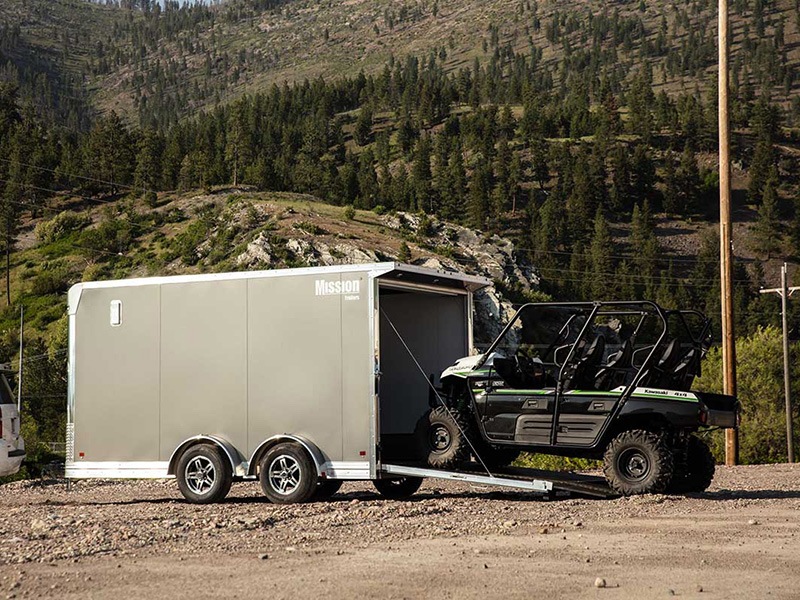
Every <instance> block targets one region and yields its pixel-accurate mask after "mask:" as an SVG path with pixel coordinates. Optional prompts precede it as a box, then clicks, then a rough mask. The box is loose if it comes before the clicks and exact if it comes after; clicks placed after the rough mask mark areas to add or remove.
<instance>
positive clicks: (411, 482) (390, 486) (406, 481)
mask: <svg viewBox="0 0 800 600" xmlns="http://www.w3.org/2000/svg"><path fill="white" fill-rule="evenodd" d="M372 483H373V485H374V486H375V489H376V490H378V493H379V494H380V495H381V496H383V497H384V498H388V499H389V500H403V499H404V498H408V497H409V496H413V495H414V493H415V492H416V491H417V490H418V489H419V486H421V485H422V478H421V477H396V478H394V479H375V480H374V481H373V482H372Z"/></svg>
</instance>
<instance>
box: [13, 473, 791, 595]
mask: <svg viewBox="0 0 800 600" xmlns="http://www.w3.org/2000/svg"><path fill="white" fill-rule="evenodd" d="M598 585H599V586H604V587H597V586H598ZM298 596H301V597H308V598H323V599H325V600H331V599H334V598H362V597H366V598H424V597H437V598H526V599H533V598H540V597H546V598H637V599H639V598H668V597H670V596H682V597H688V598H709V599H711V598H725V599H729V598H800V466H789V465H775V466H758V467H733V468H725V467H719V468H718V475H717V478H716V480H715V483H714V486H713V487H712V488H711V489H710V490H709V492H708V493H706V494H702V495H697V496H694V497H677V496H646V497H644V496H643V497H635V498H620V499H616V500H584V499H567V500H553V501H542V500H537V499H533V498H531V497H530V496H527V495H525V494H522V493H504V494H498V493H496V492H491V491H490V490H488V489H486V488H480V487H475V486H468V485H464V484H458V483H441V482H434V481H430V482H427V483H426V485H424V486H423V488H422V489H421V490H420V492H419V493H418V494H417V495H416V496H414V497H413V498H412V499H411V500H410V501H403V502H398V501H388V500H382V499H380V498H379V497H378V496H376V495H375V494H374V493H373V491H372V488H371V486H370V485H369V484H347V485H345V487H343V489H342V492H341V493H340V494H338V495H336V496H334V498H333V499H332V500H331V501H326V502H316V503H312V504H307V505H300V506H275V505H271V504H269V503H267V502H266V501H265V500H264V499H263V497H262V496H261V495H260V494H259V490H258V486H257V485H254V484H237V485H235V486H234V488H233V490H232V492H231V495H230V497H229V501H228V502H226V503H224V504H221V505H216V506H193V505H189V504H185V503H184V502H182V501H181V500H180V499H179V495H178V492H177V489H176V486H175V484H174V482H138V483H88V482H87V483H80V484H78V485H76V486H75V487H74V488H73V490H72V491H71V492H67V491H66V490H65V489H64V486H63V484H49V485H48V484H29V483H15V484H9V485H6V486H3V487H0V599H1V598H61V599H65V598H114V599H117V598H137V599H138V598H223V597H224V598H243V599H247V598H293V599H294V598H297V597H298Z"/></svg>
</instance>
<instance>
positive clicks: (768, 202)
mask: <svg viewBox="0 0 800 600" xmlns="http://www.w3.org/2000/svg"><path fill="white" fill-rule="evenodd" d="M777 183H778V181H777V173H774V170H773V175H772V176H771V177H769V179H767V183H766V184H765V186H764V193H763V194H762V195H761V206H760V207H759V209H758V220H757V221H756V224H755V231H754V233H755V238H756V243H757V244H758V248H759V250H760V251H761V252H764V253H765V254H766V255H767V260H769V259H770V258H771V257H772V254H773V253H775V252H777V251H779V250H780V248H781V242H780V239H781V238H780V215H779V214H778V193H777V190H776V187H777Z"/></svg>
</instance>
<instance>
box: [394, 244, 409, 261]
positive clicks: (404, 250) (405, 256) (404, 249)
mask: <svg viewBox="0 0 800 600" xmlns="http://www.w3.org/2000/svg"><path fill="white" fill-rule="evenodd" d="M397 260H398V261H399V262H401V263H409V262H411V248H409V247H408V244H407V243H405V242H403V243H402V244H400V252H399V253H398V254H397Z"/></svg>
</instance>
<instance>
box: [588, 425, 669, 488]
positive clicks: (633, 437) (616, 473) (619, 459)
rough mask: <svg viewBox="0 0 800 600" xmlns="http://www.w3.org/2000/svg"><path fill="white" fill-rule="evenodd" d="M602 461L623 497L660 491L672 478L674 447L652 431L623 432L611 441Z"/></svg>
mask: <svg viewBox="0 0 800 600" xmlns="http://www.w3.org/2000/svg"><path fill="white" fill-rule="evenodd" d="M603 462H604V466H603V473H605V476H606V480H607V481H608V484H609V485H610V486H611V488H612V489H613V490H614V491H615V492H618V493H620V494H622V495H623V496H631V495H633V494H659V493H661V492H663V491H664V490H666V489H667V486H668V485H669V483H670V481H671V479H672V469H673V457H672V450H671V449H670V447H669V445H668V444H667V442H666V440H665V439H664V438H663V436H661V435H658V434H656V433H653V432H651V431H645V430H642V429H633V430H630V431H623V432H622V433H620V434H619V435H618V436H617V437H615V438H614V439H613V440H611V443H610V444H609V445H608V447H607V448H606V452H605V455H604V457H603Z"/></svg>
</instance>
